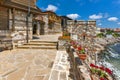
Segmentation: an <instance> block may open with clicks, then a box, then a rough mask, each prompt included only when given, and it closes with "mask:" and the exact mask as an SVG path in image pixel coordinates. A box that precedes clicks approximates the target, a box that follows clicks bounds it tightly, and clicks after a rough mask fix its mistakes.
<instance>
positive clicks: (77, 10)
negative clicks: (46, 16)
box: [36, 0, 120, 28]
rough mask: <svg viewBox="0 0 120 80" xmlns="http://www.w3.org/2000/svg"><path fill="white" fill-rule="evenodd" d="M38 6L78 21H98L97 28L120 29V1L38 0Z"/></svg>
mask: <svg viewBox="0 0 120 80" xmlns="http://www.w3.org/2000/svg"><path fill="white" fill-rule="evenodd" d="M36 4H37V6H38V7H39V8H40V9H41V10H43V11H46V10H52V11H54V12H55V13H56V14H58V15H66V16H68V17H70V18H73V19H76V20H96V21H97V26H99V27H104V28H120V0H38V1H37V3H36Z"/></svg>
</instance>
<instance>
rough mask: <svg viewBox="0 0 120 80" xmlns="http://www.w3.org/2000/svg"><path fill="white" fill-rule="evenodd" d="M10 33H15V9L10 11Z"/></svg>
mask: <svg viewBox="0 0 120 80" xmlns="http://www.w3.org/2000/svg"><path fill="white" fill-rule="evenodd" d="M12 31H15V8H13V9H12Z"/></svg>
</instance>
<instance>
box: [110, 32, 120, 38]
mask: <svg viewBox="0 0 120 80" xmlns="http://www.w3.org/2000/svg"><path fill="white" fill-rule="evenodd" d="M112 35H113V36H114V37H120V34H118V33H116V32H114V33H113V34H112Z"/></svg>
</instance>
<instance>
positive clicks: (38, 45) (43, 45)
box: [17, 40, 58, 49]
mask: <svg viewBox="0 0 120 80" xmlns="http://www.w3.org/2000/svg"><path fill="white" fill-rule="evenodd" d="M57 44H58V43H57V41H41V40H31V41H30V42H29V43H25V44H23V45H18V46H17V48H18V49H57Z"/></svg>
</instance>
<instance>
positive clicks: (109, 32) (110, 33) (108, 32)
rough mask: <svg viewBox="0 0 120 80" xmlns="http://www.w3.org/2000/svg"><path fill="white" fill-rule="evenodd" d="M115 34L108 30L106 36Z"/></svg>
mask: <svg viewBox="0 0 120 80" xmlns="http://www.w3.org/2000/svg"><path fill="white" fill-rule="evenodd" d="M113 33H114V31H113V30H107V31H106V35H112V34H113Z"/></svg>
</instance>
